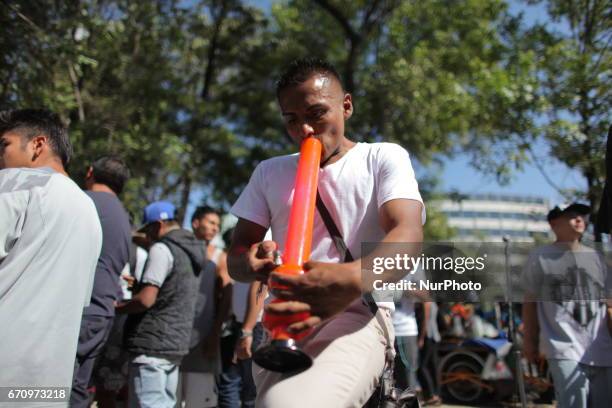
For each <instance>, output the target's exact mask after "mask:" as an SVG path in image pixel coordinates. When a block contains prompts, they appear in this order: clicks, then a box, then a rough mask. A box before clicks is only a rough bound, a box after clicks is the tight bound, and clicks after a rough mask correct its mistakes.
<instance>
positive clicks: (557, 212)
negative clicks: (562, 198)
mask: <svg viewBox="0 0 612 408" xmlns="http://www.w3.org/2000/svg"><path fill="white" fill-rule="evenodd" d="M567 213H575V214H581V215H589V214H590V213H591V207H589V206H588V205H586V204H580V203H572V204H570V205H568V206H567V207H565V208H564V209H561V208H560V207H559V206H556V207H555V208H553V209H552V210H550V211H549V212H548V215H547V216H546V219H547V220H548V221H552V220H554V219H556V218H559V217H560V216H562V215H564V214H567Z"/></svg>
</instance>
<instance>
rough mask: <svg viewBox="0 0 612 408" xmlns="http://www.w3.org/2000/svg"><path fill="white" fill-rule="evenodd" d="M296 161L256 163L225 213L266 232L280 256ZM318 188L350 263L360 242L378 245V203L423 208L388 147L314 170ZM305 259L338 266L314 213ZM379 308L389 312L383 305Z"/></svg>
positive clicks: (401, 155)
mask: <svg viewBox="0 0 612 408" xmlns="http://www.w3.org/2000/svg"><path fill="white" fill-rule="evenodd" d="M298 158H299V155H298V154H293V155H288V156H280V157H274V158H272V159H269V160H265V161H263V162H262V163H260V164H259V165H258V166H257V168H256V169H255V171H254V172H253V175H252V176H251V179H250V181H249V184H248V185H247V186H246V188H245V189H244V191H243V192H242V194H241V195H240V197H239V198H238V200H237V201H236V203H235V204H234V206H233V207H232V210H231V212H232V214H234V215H235V216H237V217H240V218H244V219H246V220H249V221H252V222H255V223H257V224H259V225H261V226H263V227H265V228H268V227H270V228H271V230H272V239H273V240H274V241H276V242H277V243H278V245H279V247H280V248H281V250H283V249H284V247H285V238H286V235H287V221H288V219H289V213H290V210H291V204H292V201H293V192H294V184H295V174H296V171H297V163H298ZM318 188H319V193H320V195H321V199H322V200H323V203H324V204H325V206H326V207H327V209H328V210H329V213H330V214H331V216H332V218H333V220H334V222H335V223H336V225H337V227H338V229H339V230H340V233H341V234H342V237H343V238H344V241H345V242H346V245H347V246H348V248H349V250H350V252H351V254H352V255H353V257H354V258H355V259H358V258H360V257H361V243H362V242H379V241H381V240H382V239H383V238H384V236H385V232H384V230H383V229H382V227H381V226H380V223H379V212H378V211H379V209H380V207H381V206H382V205H383V204H384V203H386V202H387V201H390V200H393V199H409V200H416V201H419V202H421V203H422V202H423V200H422V198H421V195H420V193H419V188H418V184H417V181H416V179H415V176H414V171H413V169H412V165H411V163H410V158H409V156H408V152H406V150H404V149H403V148H402V147H401V146H399V145H396V144H392V143H372V144H368V143H358V144H356V145H355V146H354V147H353V148H352V149H350V150H349V151H348V152H347V153H346V154H345V155H344V156H342V158H340V160H338V161H337V162H335V163H332V164H330V165H327V166H325V167H324V168H322V169H320V170H319V184H318ZM422 222H425V210H424V209H423V215H422ZM310 258H311V259H312V260H316V261H321V262H340V261H341V260H340V255H339V253H338V251H337V250H336V247H335V246H334V243H333V241H332V239H331V237H330V235H329V233H328V231H327V228H326V227H325V224H323V221H322V220H321V217H320V216H319V213H318V211H315V219H314V228H313V239H312V251H311V257H310ZM380 305H381V306H387V307H390V308H392V307H393V304H392V303H391V304H390V305H389V302H387V303H386V304H385V305H382V304H380Z"/></svg>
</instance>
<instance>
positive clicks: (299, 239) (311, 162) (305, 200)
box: [253, 137, 322, 372]
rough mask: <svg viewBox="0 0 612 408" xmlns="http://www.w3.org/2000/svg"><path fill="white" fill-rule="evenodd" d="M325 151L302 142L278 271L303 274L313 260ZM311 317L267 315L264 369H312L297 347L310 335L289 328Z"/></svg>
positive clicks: (261, 355)
mask: <svg viewBox="0 0 612 408" xmlns="http://www.w3.org/2000/svg"><path fill="white" fill-rule="evenodd" d="M321 151H322V145H321V142H320V141H319V140H318V139H315V138H314V137H307V138H305V139H304V140H303V141H302V145H301V147H300V157H299V161H298V167H297V173H296V176H295V190H294V193H293V204H292V205H291V212H290V213H289V223H288V226H287V237H286V240H285V251H284V253H283V255H282V264H281V265H279V266H278V267H277V268H276V269H275V270H274V271H275V272H278V273H286V274H291V275H299V274H303V273H304V270H303V265H304V263H305V262H306V261H308V259H309V258H310V249H311V245H312V228H313V223H314V213H315V204H316V197H317V183H318V178H319V165H320V162H321ZM269 286H270V288H271V289H281V290H282V289H283V287H282V285H279V284H278V283H274V282H269ZM272 302H273V303H280V302H284V300H282V299H275V300H273V301H272ZM309 316H310V314H309V313H308V312H299V313H292V314H288V315H274V314H271V313H264V317H263V325H264V327H265V328H266V329H268V331H269V332H270V333H271V337H272V341H271V342H270V344H269V345H267V346H264V347H261V348H260V349H258V350H257V351H256V352H255V353H254V354H253V360H254V361H255V362H256V363H257V364H258V365H259V366H261V367H263V368H266V369H268V370H271V371H278V372H289V371H299V370H305V369H307V368H308V367H310V366H311V365H312V359H311V358H310V356H309V355H308V354H306V353H305V352H304V351H302V350H300V348H299V347H298V346H297V344H296V341H297V340H300V339H301V338H303V337H305V336H306V335H307V334H308V332H300V333H299V334H295V333H290V332H289V331H288V329H287V328H288V326H289V325H291V324H293V323H297V322H301V321H304V320H306V319H307V318H308V317H309Z"/></svg>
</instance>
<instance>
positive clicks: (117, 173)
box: [91, 156, 130, 195]
mask: <svg viewBox="0 0 612 408" xmlns="http://www.w3.org/2000/svg"><path fill="white" fill-rule="evenodd" d="M91 168H92V173H93V178H94V181H95V182H96V183H100V184H105V185H107V186H108V187H109V188H110V189H111V190H113V191H114V192H115V194H117V195H119V194H121V192H122V191H123V186H124V185H125V182H126V181H127V180H128V179H129V178H130V169H129V168H128V166H127V165H126V164H125V163H124V161H123V160H121V159H120V158H118V157H112V156H104V157H100V158H99V159H97V160H96V161H94V162H93V164H92V165H91Z"/></svg>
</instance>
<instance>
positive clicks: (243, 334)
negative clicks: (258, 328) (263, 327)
mask: <svg viewBox="0 0 612 408" xmlns="http://www.w3.org/2000/svg"><path fill="white" fill-rule="evenodd" d="M247 337H253V331H252V330H244V329H242V330H240V338H241V339H244V338H247Z"/></svg>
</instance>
